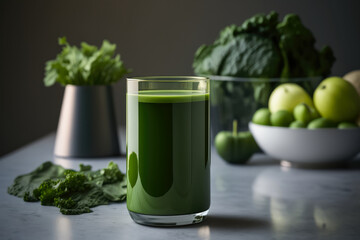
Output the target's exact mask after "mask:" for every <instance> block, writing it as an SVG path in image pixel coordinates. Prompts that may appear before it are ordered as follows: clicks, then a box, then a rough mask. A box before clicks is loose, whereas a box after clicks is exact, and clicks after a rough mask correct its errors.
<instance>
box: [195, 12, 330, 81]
mask: <svg viewBox="0 0 360 240" xmlns="http://www.w3.org/2000/svg"><path fill="white" fill-rule="evenodd" d="M334 61H335V57H334V55H333V52H332V50H331V48H330V47H328V46H325V47H324V48H323V49H322V50H321V51H318V50H317V49H316V48H315V38H314V36H313V34H312V33H311V31H310V30H309V29H307V28H306V27H305V26H304V25H303V24H302V22H301V20H300V18H299V16H297V15H295V14H288V15H286V16H285V17H284V19H283V21H281V22H280V21H279V19H278V14H277V13H276V12H270V13H269V14H268V15H265V14H257V15H255V16H253V17H251V18H249V19H247V20H245V21H244V23H243V24H242V25H240V26H236V25H230V26H227V27H225V28H224V29H223V30H222V31H221V32H220V34H219V37H218V38H217V39H216V40H215V41H214V43H213V44H211V45H202V46H200V48H199V49H198V50H197V51H196V53H195V56H194V62H193V68H194V72H195V73H196V74H198V75H221V76H232V77H248V78H258V77H263V78H276V77H277V78H287V79H289V78H294V77H314V76H323V77H324V76H326V75H328V74H330V70H331V67H332V65H333V63H334Z"/></svg>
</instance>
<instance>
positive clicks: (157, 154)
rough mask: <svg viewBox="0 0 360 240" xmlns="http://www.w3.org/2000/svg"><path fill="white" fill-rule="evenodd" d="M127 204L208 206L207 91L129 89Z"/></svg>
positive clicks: (163, 208)
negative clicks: (134, 90)
mask: <svg viewBox="0 0 360 240" xmlns="http://www.w3.org/2000/svg"><path fill="white" fill-rule="evenodd" d="M126 131H127V134H126V137H127V139H126V141H127V158H126V159H127V162H126V164H127V207H128V209H129V210H130V211H132V212H135V213H140V214H150V215H182V214H191V213H199V212H203V211H206V210H208V209H209V206H210V136H209V134H210V123H209V95H208V94H204V93H200V92H196V91H185V90H183V91H160V90H158V91H141V92H139V93H138V94H127V129H126Z"/></svg>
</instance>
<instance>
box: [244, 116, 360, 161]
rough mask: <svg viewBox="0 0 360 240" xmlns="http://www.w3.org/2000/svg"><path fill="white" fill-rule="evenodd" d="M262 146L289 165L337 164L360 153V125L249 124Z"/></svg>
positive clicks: (264, 149)
mask: <svg viewBox="0 0 360 240" xmlns="http://www.w3.org/2000/svg"><path fill="white" fill-rule="evenodd" d="M249 129H250V131H251V133H252V134H253V136H254V138H255V140H256V142H257V143H258V145H259V147H260V148H261V149H262V150H263V151H264V152H265V153H266V154H268V155H269V156H271V157H273V158H276V159H279V160H282V161H283V162H282V164H283V165H286V166H291V165H295V166H296V165H298V166H300V167H301V166H305V167H306V166H309V167H311V166H321V165H328V164H337V163H341V162H344V161H346V160H349V159H351V158H353V157H355V156H356V155H357V154H358V153H359V152H360V128H355V129H354V128H353V129H336V128H328V129H292V128H285V127H272V126H263V125H258V124H254V123H252V122H250V123H249Z"/></svg>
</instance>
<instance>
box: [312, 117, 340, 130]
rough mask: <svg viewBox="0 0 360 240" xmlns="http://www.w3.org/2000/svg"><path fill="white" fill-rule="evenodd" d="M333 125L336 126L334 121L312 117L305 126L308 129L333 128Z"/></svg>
mask: <svg viewBox="0 0 360 240" xmlns="http://www.w3.org/2000/svg"><path fill="white" fill-rule="evenodd" d="M335 127H336V123H334V122H333V121H331V120H329V119H326V118H317V119H314V120H312V121H311V122H310V123H309V124H308V126H307V128H308V129H317V128H335Z"/></svg>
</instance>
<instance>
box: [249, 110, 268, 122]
mask: <svg viewBox="0 0 360 240" xmlns="http://www.w3.org/2000/svg"><path fill="white" fill-rule="evenodd" d="M270 116H271V113H270V111H269V109H267V108H260V109H258V110H257V111H256V112H255V113H254V116H253V118H252V122H253V123H256V124H260V125H271V122H270Z"/></svg>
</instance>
